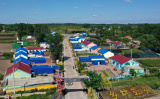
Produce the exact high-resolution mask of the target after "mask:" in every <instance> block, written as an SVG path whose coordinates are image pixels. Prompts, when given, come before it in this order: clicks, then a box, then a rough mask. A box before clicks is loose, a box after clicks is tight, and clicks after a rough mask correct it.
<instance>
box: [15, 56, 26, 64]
mask: <svg viewBox="0 0 160 99" xmlns="http://www.w3.org/2000/svg"><path fill="white" fill-rule="evenodd" d="M19 61H20V62H22V63H25V64H27V65H29V62H28V59H25V58H23V57H19V58H17V59H16V60H14V62H13V64H16V63H17V62H19Z"/></svg>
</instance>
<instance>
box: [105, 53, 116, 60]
mask: <svg viewBox="0 0 160 99" xmlns="http://www.w3.org/2000/svg"><path fill="white" fill-rule="evenodd" d="M112 56H114V53H112V52H110V51H108V52H106V53H105V54H104V57H105V58H106V59H109V58H110V57H112Z"/></svg>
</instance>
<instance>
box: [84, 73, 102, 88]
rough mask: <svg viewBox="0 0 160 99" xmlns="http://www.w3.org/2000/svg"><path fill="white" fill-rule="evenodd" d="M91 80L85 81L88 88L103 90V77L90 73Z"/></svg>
mask: <svg viewBox="0 0 160 99" xmlns="http://www.w3.org/2000/svg"><path fill="white" fill-rule="evenodd" d="M87 75H88V76H89V79H85V80H84V84H85V86H86V87H87V88H89V87H92V88H94V89H97V88H101V81H102V78H101V75H98V74H97V73H96V72H88V74H87Z"/></svg>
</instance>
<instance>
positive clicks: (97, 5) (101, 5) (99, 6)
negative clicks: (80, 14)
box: [92, 5, 103, 7]
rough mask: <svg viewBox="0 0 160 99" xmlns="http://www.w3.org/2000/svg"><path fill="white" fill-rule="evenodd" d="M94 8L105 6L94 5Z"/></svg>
mask: <svg viewBox="0 0 160 99" xmlns="http://www.w3.org/2000/svg"><path fill="white" fill-rule="evenodd" d="M92 6H94V7H101V6H103V5H92Z"/></svg>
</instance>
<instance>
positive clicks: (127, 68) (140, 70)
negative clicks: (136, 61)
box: [124, 66, 144, 75]
mask: <svg viewBox="0 0 160 99" xmlns="http://www.w3.org/2000/svg"><path fill="white" fill-rule="evenodd" d="M131 69H134V70H135V72H136V75H143V74H144V68H142V67H140V66H125V67H124V72H128V73H129V72H130V70H131Z"/></svg>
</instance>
